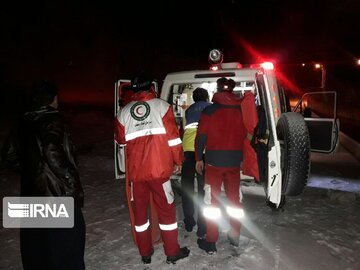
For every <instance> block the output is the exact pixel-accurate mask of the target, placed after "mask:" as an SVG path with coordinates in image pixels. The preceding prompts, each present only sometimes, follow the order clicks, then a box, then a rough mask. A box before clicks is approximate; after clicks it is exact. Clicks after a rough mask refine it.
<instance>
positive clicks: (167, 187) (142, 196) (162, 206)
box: [133, 180, 179, 256]
mask: <svg viewBox="0 0 360 270" xmlns="http://www.w3.org/2000/svg"><path fill="white" fill-rule="evenodd" d="M150 193H152V195H153V200H154V204H155V207H156V211H157V213H158V219H159V228H160V231H161V238H162V240H163V242H164V251H165V255H166V256H174V255H176V254H177V253H178V252H179V244H178V227H177V221H176V206H175V203H174V193H173V191H172V188H171V181H170V180H163V181H144V182H133V196H134V217H135V231H136V239H137V243H138V248H139V253H140V255H141V256H148V255H150V254H151V250H152V248H153V246H152V239H151V228H150V221H149V216H148V213H149V206H150Z"/></svg>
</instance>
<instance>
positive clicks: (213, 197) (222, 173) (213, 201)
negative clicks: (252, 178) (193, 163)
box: [204, 164, 242, 242]
mask: <svg viewBox="0 0 360 270" xmlns="http://www.w3.org/2000/svg"><path fill="white" fill-rule="evenodd" d="M205 171H206V174H205V198H204V202H205V205H206V206H208V207H209V206H210V207H212V208H219V209H223V210H225V211H222V213H221V214H222V215H221V219H222V220H223V219H224V217H226V206H224V207H223V205H222V204H221V202H222V201H223V200H221V186H222V183H224V189H225V194H226V197H227V206H230V207H232V208H235V209H242V205H241V202H240V191H239V188H240V168H224V167H214V166H211V165H208V164H206V166H205ZM207 185H209V186H210V189H209V186H207ZM229 221H230V227H231V230H230V232H229V235H230V236H231V237H234V238H238V237H239V236H240V229H241V222H240V219H239V218H234V217H231V216H229ZM218 223H219V220H216V219H215V220H212V219H209V218H206V225H207V232H206V241H207V242H217V240H218V238H219V228H218Z"/></svg>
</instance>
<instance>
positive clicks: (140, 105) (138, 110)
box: [130, 101, 150, 126]
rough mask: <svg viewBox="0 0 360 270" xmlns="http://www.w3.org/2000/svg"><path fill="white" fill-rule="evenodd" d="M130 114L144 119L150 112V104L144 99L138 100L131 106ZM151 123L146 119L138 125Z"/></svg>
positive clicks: (138, 118)
mask: <svg viewBox="0 0 360 270" xmlns="http://www.w3.org/2000/svg"><path fill="white" fill-rule="evenodd" d="M130 114H131V117H132V118H134V119H135V120H137V121H144V120H145V119H146V118H147V117H148V116H149V114H150V106H149V104H147V103H146V102H143V101H139V102H136V103H135V104H134V105H132V106H131V108H130ZM149 123H150V122H148V121H146V122H143V123H139V124H137V125H146V124H149ZM137 125H136V126H137Z"/></svg>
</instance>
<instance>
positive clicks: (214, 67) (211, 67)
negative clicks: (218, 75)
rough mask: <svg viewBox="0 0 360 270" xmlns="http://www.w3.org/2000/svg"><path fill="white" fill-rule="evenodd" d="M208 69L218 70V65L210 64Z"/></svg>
mask: <svg viewBox="0 0 360 270" xmlns="http://www.w3.org/2000/svg"><path fill="white" fill-rule="evenodd" d="M210 70H213V71H216V70H219V66H218V65H211V66H210Z"/></svg>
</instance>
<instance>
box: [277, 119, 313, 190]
mask: <svg viewBox="0 0 360 270" xmlns="http://www.w3.org/2000/svg"><path fill="white" fill-rule="evenodd" d="M276 131H277V136H278V139H279V141H280V148H281V171H282V195H287V196H297V195H300V194H301V193H302V192H303V190H304V188H305V186H306V184H307V180H308V178H309V172H310V137H309V131H308V129H307V126H306V123H305V120H304V118H303V116H302V115H301V114H299V113H296V112H287V113H284V114H282V115H281V117H280V119H279V121H278V123H277V127H276Z"/></svg>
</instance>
